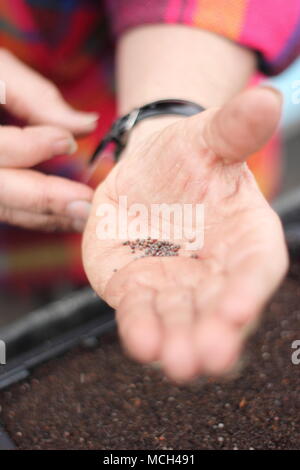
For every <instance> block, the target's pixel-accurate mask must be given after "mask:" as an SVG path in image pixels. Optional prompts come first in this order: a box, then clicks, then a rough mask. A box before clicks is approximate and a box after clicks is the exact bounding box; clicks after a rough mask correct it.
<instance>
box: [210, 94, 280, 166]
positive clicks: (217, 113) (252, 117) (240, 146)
mask: <svg viewBox="0 0 300 470" xmlns="http://www.w3.org/2000/svg"><path fill="white" fill-rule="evenodd" d="M281 103H282V99H281V94H280V93H279V92H277V91H276V90H275V89H273V88H269V87H257V88H253V89H250V90H248V91H245V92H244V93H241V94H240V95H238V96H237V97H235V98H234V99H233V100H231V101H230V103H228V104H226V105H225V106H224V107H223V108H221V109H219V110H210V111H209V113H210V115H209V116H208V119H207V122H206V124H205V126H204V130H203V139H204V141H205V144H206V145H207V147H208V148H209V149H210V150H212V151H213V152H214V153H215V154H216V155H217V156H219V157H220V158H222V159H223V160H224V161H225V162H227V163H232V162H238V161H243V160H245V159H246V158H247V157H248V156H249V155H250V154H252V153H254V152H256V151H257V150H259V149H260V148H261V147H262V146H263V145H264V144H265V143H266V142H267V140H268V139H269V138H270V137H271V136H272V134H273V133H274V131H275V130H276V127H277V125H278V122H279V119H280V113H281Z"/></svg>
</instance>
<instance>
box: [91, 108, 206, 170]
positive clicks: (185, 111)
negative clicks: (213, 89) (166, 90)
mask: <svg viewBox="0 0 300 470" xmlns="http://www.w3.org/2000/svg"><path fill="white" fill-rule="evenodd" d="M202 111H205V108H203V107H202V106H200V105H199V104H196V103H193V102H192V101H186V100H178V99H167V100H159V101H153V102H152V103H148V104H146V105H145V106H142V107H141V108H136V109H133V110H132V111H131V112H130V113H129V114H126V115H125V116H122V117H120V118H119V119H117V120H116V121H115V122H114V123H113V125H112V127H111V129H110V131H109V132H108V133H107V134H106V136H105V137H104V138H103V139H102V140H101V141H100V143H99V145H98V146H97V148H96V149H95V151H94V153H93V155H92V157H91V159H90V162H89V163H90V164H92V163H93V162H94V161H95V160H96V158H97V157H98V156H99V155H100V154H101V152H102V151H103V150H104V149H105V148H106V147H107V145H109V144H110V143H112V142H113V143H115V151H114V157H115V160H116V161H117V160H118V158H119V156H120V154H121V152H122V150H123V149H124V148H125V146H126V144H127V141H128V137H129V135H130V132H131V130H132V129H133V128H134V127H135V126H136V125H137V124H138V123H139V122H140V121H143V120H144V119H147V118H150V117H154V116H163V115H176V114H177V115H181V116H193V115H194V114H198V113H201V112H202Z"/></svg>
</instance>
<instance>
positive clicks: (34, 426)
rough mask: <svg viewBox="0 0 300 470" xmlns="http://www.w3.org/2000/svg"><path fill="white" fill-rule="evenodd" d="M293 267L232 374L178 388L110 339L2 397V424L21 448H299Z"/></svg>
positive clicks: (298, 335)
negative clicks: (225, 378)
mask: <svg viewBox="0 0 300 470" xmlns="http://www.w3.org/2000/svg"><path fill="white" fill-rule="evenodd" d="M299 266H300V263H299V264H298V267H297V268H296V267H295V266H294V267H293V268H292V269H291V273H290V275H289V277H288V279H287V280H286V281H285V283H284V285H283V286H282V288H281V290H280V291H279V292H278V293H277V294H276V296H275V298H274V299H273V301H272V302H271V304H270V305H269V306H268V308H267V312H266V315H265V316H264V320H263V323H262V325H261V326H260V328H259V330H258V332H257V333H256V334H255V335H254V336H253V337H252V338H251V340H250V341H249V344H248V347H247V350H246V353H245V358H244V367H243V368H242V370H241V371H240V372H239V375H237V376H236V377H234V378H231V379H230V380H229V379H227V380H216V379H201V380H198V381H197V382H195V383H194V384H192V385H189V386H184V387H183V386H182V387H177V386H175V385H173V384H170V383H169V382H168V380H166V379H165V378H164V377H163V376H162V374H161V372H160V371H159V370H158V369H157V368H156V369H155V368H153V367H149V366H147V367H144V366H140V365H138V364H135V363H133V362H131V361H130V360H128V359H127V358H126V357H125V356H124V354H123V353H122V351H121V348H120V346H119V342H118V339H117V337H116V335H115V334H109V335H106V336H105V338H103V339H101V341H100V344H99V346H98V347H97V348H95V349H89V350H87V349H83V348H82V349H76V350H73V351H71V352H69V353H68V354H66V355H65V356H64V357H61V358H58V359H56V360H52V361H51V362H48V363H47V364H44V365H42V366H40V367H39V368H37V369H36V370H35V371H34V372H33V374H32V375H31V376H30V378H29V379H28V380H26V381H24V382H22V383H20V384H16V385H14V386H12V387H11V388H10V389H8V390H6V391H4V392H1V393H0V404H1V413H0V417H1V419H0V421H1V422H2V423H3V425H4V427H5V428H6V430H7V432H8V433H9V435H10V436H11V437H12V439H13V440H14V441H15V442H16V444H17V446H18V447H19V448H20V449H106V450H115V449H163V450H166V449H193V450H195V449H299V448H300V364H299V365H294V364H293V363H292V360H291V356H292V354H293V352H294V351H295V350H293V349H292V348H291V344H292V342H293V341H294V340H298V339H299V340H300V283H299V279H300V269H299ZM298 359H300V354H299V355H298Z"/></svg>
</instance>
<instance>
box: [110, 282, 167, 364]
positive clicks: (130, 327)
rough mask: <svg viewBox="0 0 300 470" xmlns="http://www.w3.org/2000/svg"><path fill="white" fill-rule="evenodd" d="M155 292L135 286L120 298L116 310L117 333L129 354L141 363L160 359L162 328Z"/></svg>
mask: <svg viewBox="0 0 300 470" xmlns="http://www.w3.org/2000/svg"><path fill="white" fill-rule="evenodd" d="M154 295H155V293H154V291H153V290H152V289H149V288H146V287H137V288H136V289H133V290H131V291H129V292H128V293H127V294H126V296H125V297H124V298H123V300H122V302H121V303H120V305H119V308H118V311H117V320H118V327H119V333H120V336H121V338H122V340H123V344H124V346H125V348H126V349H127V351H128V353H129V354H130V355H131V356H132V357H133V358H134V359H136V360H138V361H140V362H145V363H147V362H153V361H156V360H157V359H158V358H159V355H160V347H161V343H162V329H161V324H160V321H159V318H158V317H157V315H156V313H155V309H154Z"/></svg>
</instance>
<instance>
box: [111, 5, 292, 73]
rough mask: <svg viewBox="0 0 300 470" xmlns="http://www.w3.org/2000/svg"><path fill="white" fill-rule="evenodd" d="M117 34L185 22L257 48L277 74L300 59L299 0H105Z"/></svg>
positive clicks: (262, 64) (263, 64) (265, 68)
mask: <svg viewBox="0 0 300 470" xmlns="http://www.w3.org/2000/svg"><path fill="white" fill-rule="evenodd" d="M106 3H107V7H108V11H109V16H110V18H111V22H112V29H113V32H114V34H116V35H120V34H121V33H122V32H123V31H125V30H127V29H129V28H132V27H135V26H139V25H142V24H150V23H171V24H172V23H173V24H174V23H181V24H187V25H191V26H194V27H199V28H202V29H206V30H209V31H212V32H214V33H217V34H220V35H223V36H225V37H227V38H229V39H231V40H233V41H236V42H237V43H239V44H241V45H243V46H246V47H249V48H251V49H253V50H254V51H255V52H256V53H257V55H258V59H259V60H258V64H259V68H260V70H261V71H262V72H263V73H265V74H267V75H276V74H278V73H280V72H281V71H282V70H284V69H285V68H286V67H287V66H288V65H289V64H290V63H291V62H292V61H293V60H294V59H295V58H296V57H297V55H299V54H300V0H263V1H262V0H106Z"/></svg>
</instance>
